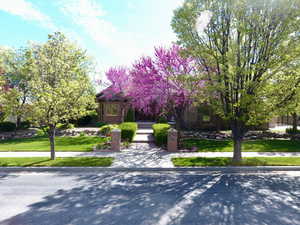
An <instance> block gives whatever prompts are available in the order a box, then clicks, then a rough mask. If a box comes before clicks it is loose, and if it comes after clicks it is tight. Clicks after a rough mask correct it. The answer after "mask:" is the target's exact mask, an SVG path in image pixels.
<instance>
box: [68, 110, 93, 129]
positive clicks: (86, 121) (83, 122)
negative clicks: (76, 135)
mask: <svg viewBox="0 0 300 225" xmlns="http://www.w3.org/2000/svg"><path fill="white" fill-rule="evenodd" d="M97 116H98V115H97V112H96V111H91V112H90V113H89V114H88V115H86V116H83V117H80V118H79V119H78V120H76V121H72V122H73V123H74V124H75V125H76V126H79V127H82V126H83V127H84V126H88V125H91V124H92V123H93V122H94V121H97Z"/></svg>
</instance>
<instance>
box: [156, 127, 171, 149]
mask: <svg viewBox="0 0 300 225" xmlns="http://www.w3.org/2000/svg"><path fill="white" fill-rule="evenodd" d="M170 128H171V126H170V125H169V124H167V123H156V124H153V125H152V129H153V135H154V139H155V143H156V144H157V145H158V146H162V145H166V144H167V141H168V130H169V129H170Z"/></svg>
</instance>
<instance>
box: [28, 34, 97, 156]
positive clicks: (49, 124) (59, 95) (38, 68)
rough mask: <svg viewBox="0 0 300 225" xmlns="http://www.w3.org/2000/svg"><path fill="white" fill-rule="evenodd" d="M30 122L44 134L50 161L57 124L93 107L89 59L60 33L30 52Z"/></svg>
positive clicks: (80, 114) (78, 115)
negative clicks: (48, 146) (40, 128)
mask: <svg viewBox="0 0 300 225" xmlns="http://www.w3.org/2000/svg"><path fill="white" fill-rule="evenodd" d="M32 58H33V66H34V70H33V78H32V80H31V82H30V84H31V88H32V93H33V94H32V105H33V107H32V110H33V112H32V118H31V119H32V121H34V122H35V123H36V124H37V125H39V126H40V127H43V128H44V129H45V131H47V134H48V137H49V141H50V146H51V159H55V133H56V128H57V124H58V123H60V122H64V123H67V122H68V121H69V120H71V119H77V118H79V117H81V116H84V115H85V114H86V113H87V112H88V109H89V108H93V107H95V99H94V89H93V87H92V85H91V82H90V80H89V76H88V75H89V73H91V72H92V71H91V70H90V68H91V67H90V65H91V63H90V59H89V57H87V55H86V53H85V51H83V50H81V49H80V48H78V47H77V46H76V45H74V44H73V43H71V42H70V41H69V40H67V38H66V37H65V36H64V35H63V34H62V33H54V34H53V35H49V39H48V41H47V42H46V43H45V44H42V45H38V46H35V49H34V51H33V52H32Z"/></svg>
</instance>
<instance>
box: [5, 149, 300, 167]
mask: <svg viewBox="0 0 300 225" xmlns="http://www.w3.org/2000/svg"><path fill="white" fill-rule="evenodd" d="M232 155H233V153H232V152H191V153H186V152H185V153H180V152H178V153H170V152H167V151H165V150H163V149H161V148H159V147H157V146H155V145H154V144H151V143H148V144H141V143H140V144H133V145H132V146H131V147H130V148H128V149H124V150H122V151H121V152H56V156H57V157H114V158H115V160H114V163H113V165H112V167H113V168H173V167H174V166H173V163H172V162H171V159H172V158H174V157H232ZM49 156H50V152H0V158H1V157H2V158H3V157H49ZM243 157H300V152H243Z"/></svg>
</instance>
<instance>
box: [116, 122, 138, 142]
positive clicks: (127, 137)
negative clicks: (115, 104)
mask: <svg viewBox="0 0 300 225" xmlns="http://www.w3.org/2000/svg"><path fill="white" fill-rule="evenodd" d="M119 128H120V129H121V138H122V141H129V142H132V141H133V138H134V136H135V133H136V130H137V128H138V125H137V123H135V122H125V123H121V124H120V125H119Z"/></svg>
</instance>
